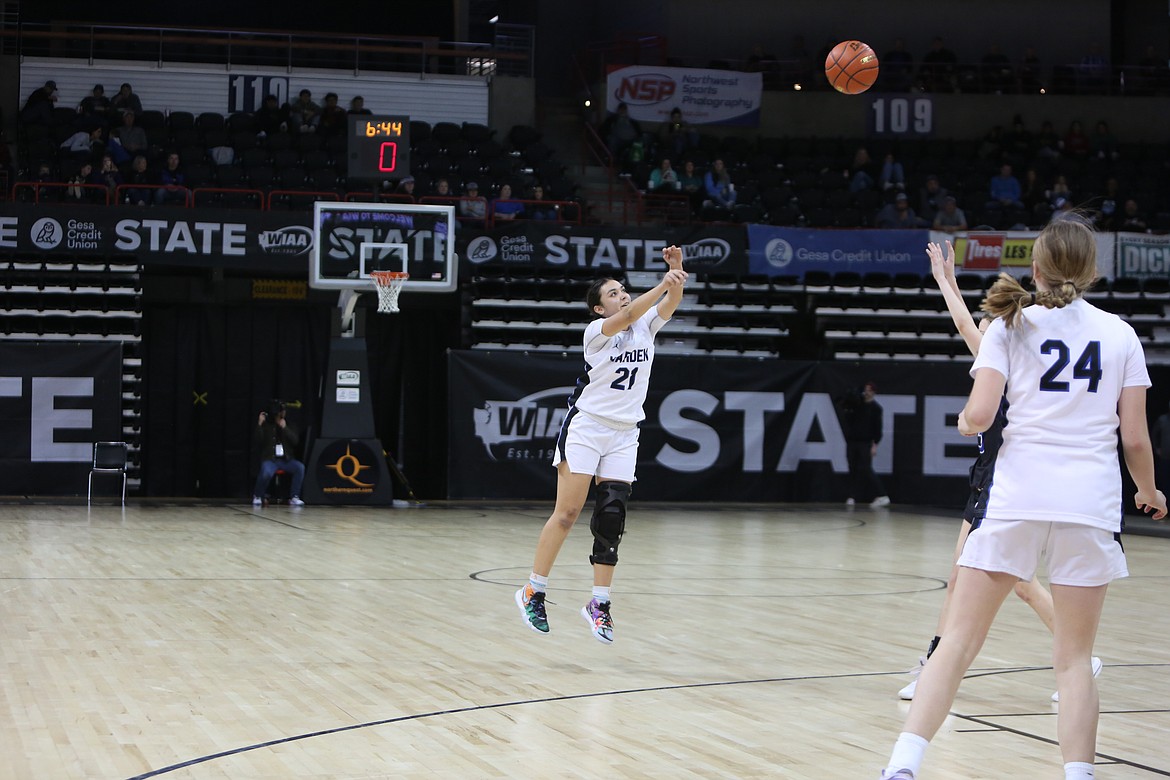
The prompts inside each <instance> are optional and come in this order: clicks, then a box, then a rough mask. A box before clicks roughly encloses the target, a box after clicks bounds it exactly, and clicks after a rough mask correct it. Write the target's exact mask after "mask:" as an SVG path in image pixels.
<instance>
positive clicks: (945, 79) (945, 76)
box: [918, 36, 959, 92]
mask: <svg viewBox="0 0 1170 780" xmlns="http://www.w3.org/2000/svg"><path fill="white" fill-rule="evenodd" d="M958 65H959V58H958V57H956V56H955V53H954V52H953V51H951V50H950V49H948V48H946V47H945V46H943V39H942V37H941V36H937V37H935V39H934V40H933V41H932V42H931V44H930V51H928V52H927V53H926V54H924V55H923V57H922V67H921V68H920V69H919V71H918V73H919V77H920V80H921V81H922V86H923V87H924V88H925V89H926V91H927V92H951V91H954V89H955V75H956V72H957V70H958Z"/></svg>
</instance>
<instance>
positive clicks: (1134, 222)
mask: <svg viewBox="0 0 1170 780" xmlns="http://www.w3.org/2000/svg"><path fill="white" fill-rule="evenodd" d="M1117 229H1118V230H1119V231H1122V232H1125V233H1148V232H1149V230H1150V227H1149V225H1147V224H1146V218H1145V215H1144V214H1142V211H1141V209H1139V208H1138V203H1137V201H1136V200H1134V199H1133V198H1130V199H1129V200H1127V201H1126V202H1125V209H1124V210H1123V211H1122V212H1121V217H1120V219H1119V220H1118V225H1117Z"/></svg>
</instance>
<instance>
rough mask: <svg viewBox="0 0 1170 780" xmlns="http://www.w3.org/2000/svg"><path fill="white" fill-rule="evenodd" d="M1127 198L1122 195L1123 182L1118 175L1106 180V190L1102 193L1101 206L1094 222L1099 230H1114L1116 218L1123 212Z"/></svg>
mask: <svg viewBox="0 0 1170 780" xmlns="http://www.w3.org/2000/svg"><path fill="white" fill-rule="evenodd" d="M1123 203H1125V200H1124V199H1123V198H1122V197H1121V182H1119V181H1118V180H1117V177H1116V176H1110V177H1109V178H1108V179H1106V180H1105V191H1104V192H1102V193H1101V206H1100V208H1099V209H1098V210H1097V215H1096V218H1095V219H1094V222H1095V223H1096V225H1097V228H1098V229H1099V230H1112V229H1113V223H1114V220H1115V219H1116V218H1117V216H1118V215H1119V214H1120V213H1121V210H1122V204H1123Z"/></svg>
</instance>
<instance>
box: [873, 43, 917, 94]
mask: <svg viewBox="0 0 1170 780" xmlns="http://www.w3.org/2000/svg"><path fill="white" fill-rule="evenodd" d="M878 61H879V62H880V63H881V70H880V71H879V75H878V78H879V79H882V80H883V81H884V82H885V87H884V88H885V89H887V90H888V91H890V92H906V91H908V90H909V89H910V87H911V85H913V83H914V55H913V54H911V53H910V52H908V51H906V42H905V41H904V40H902V39H901V38H895V39H894V48H892V49H890V50H889V51H887V52H886V53H885V54H883V55H882V58H881V59H880V60H878Z"/></svg>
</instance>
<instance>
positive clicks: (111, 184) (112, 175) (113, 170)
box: [97, 154, 122, 202]
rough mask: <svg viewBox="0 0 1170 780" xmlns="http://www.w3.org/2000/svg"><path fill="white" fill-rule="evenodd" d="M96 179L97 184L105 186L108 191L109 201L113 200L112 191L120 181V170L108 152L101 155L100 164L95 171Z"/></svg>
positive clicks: (114, 190)
mask: <svg viewBox="0 0 1170 780" xmlns="http://www.w3.org/2000/svg"><path fill="white" fill-rule="evenodd" d="M97 181H98V183H99V184H104V185H105V186H106V189H107V190H109V192H110V198H111V202H113V197H114V193H115V192H116V191H117V189H118V186H119V185H120V184H121V183H122V172H121V171H120V170H118V166H117V164H115V163H114V158H113V157H111V156H110V155H108V154H107V155H103V156H102V164H101V167H100V168H98V171H97Z"/></svg>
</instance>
